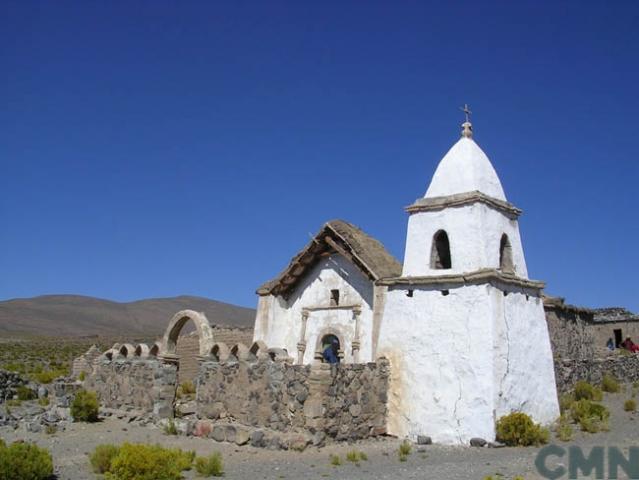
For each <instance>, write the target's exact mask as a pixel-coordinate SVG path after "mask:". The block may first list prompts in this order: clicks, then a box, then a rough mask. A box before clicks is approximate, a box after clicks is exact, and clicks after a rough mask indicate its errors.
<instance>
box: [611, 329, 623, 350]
mask: <svg viewBox="0 0 639 480" xmlns="http://www.w3.org/2000/svg"><path fill="white" fill-rule="evenodd" d="M613 332H614V334H615V348H619V347H620V346H621V342H623V335H622V331H621V328H618V329H615V330H613Z"/></svg>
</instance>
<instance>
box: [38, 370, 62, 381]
mask: <svg viewBox="0 0 639 480" xmlns="http://www.w3.org/2000/svg"><path fill="white" fill-rule="evenodd" d="M66 374H67V372H66V371H63V370H45V371H43V372H37V373H33V374H32V375H31V376H32V378H33V379H34V380H35V381H36V382H38V383H51V382H53V381H54V380H55V379H56V378H58V377H64V376H65V375H66Z"/></svg>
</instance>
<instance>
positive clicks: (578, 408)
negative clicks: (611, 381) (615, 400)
mask: <svg viewBox="0 0 639 480" xmlns="http://www.w3.org/2000/svg"><path fill="white" fill-rule="evenodd" d="M570 413H571V416H572V419H573V420H574V421H575V422H576V423H578V424H579V426H580V427H581V429H582V430H584V431H586V432H589V433H596V432H599V431H601V430H607V428H608V424H607V422H608V418H609V417H610V412H609V411H608V409H607V408H606V407H604V406H603V405H601V404H599V403H596V402H592V401H590V400H586V399H582V400H578V401H576V402H574V403H573V404H572V407H571V408H570Z"/></svg>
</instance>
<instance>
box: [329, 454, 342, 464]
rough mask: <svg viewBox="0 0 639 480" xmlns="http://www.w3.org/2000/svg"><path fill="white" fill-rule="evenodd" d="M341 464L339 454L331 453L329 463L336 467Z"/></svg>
mask: <svg viewBox="0 0 639 480" xmlns="http://www.w3.org/2000/svg"><path fill="white" fill-rule="evenodd" d="M341 464H342V459H341V458H340V457H339V455H334V454H333V455H331V465H333V466H334V467H338V466H340V465H341Z"/></svg>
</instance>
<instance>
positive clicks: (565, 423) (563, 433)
mask: <svg viewBox="0 0 639 480" xmlns="http://www.w3.org/2000/svg"><path fill="white" fill-rule="evenodd" d="M556 432H557V438H559V440H561V441H562V442H569V441H570V440H572V436H573V433H574V432H573V429H572V426H571V425H570V421H569V419H568V418H567V417H566V416H564V415H562V416H561V417H560V418H559V424H558V425H557V430H556Z"/></svg>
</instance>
